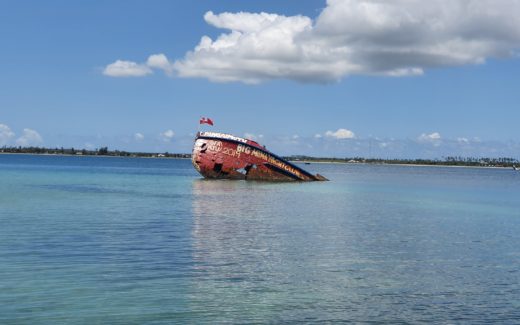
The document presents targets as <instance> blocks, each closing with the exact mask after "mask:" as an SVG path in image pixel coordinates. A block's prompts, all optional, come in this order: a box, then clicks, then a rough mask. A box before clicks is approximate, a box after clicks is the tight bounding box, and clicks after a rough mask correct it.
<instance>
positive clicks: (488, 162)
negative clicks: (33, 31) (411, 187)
mask: <svg viewBox="0 0 520 325" xmlns="http://www.w3.org/2000/svg"><path fill="white" fill-rule="evenodd" d="M5 150H6V149H5V148H4V149H0V155H32V156H64V157H105V158H147V159H191V154H186V153H183V154H178V153H177V154H172V153H167V152H166V153H132V152H124V151H107V152H106V154H99V152H97V151H87V153H80V152H82V151H79V150H78V151H75V153H70V152H69V153H67V152H64V153H61V152H5ZM58 150H61V149H58ZM66 150H70V149H64V151H66ZM284 159H286V160H288V161H290V162H292V163H301V164H347V165H391V166H409V167H464V168H497V169H503V168H505V169H508V168H513V166H515V165H520V163H519V162H518V161H517V160H513V159H511V158H482V159H481V161H482V163H476V162H475V161H472V162H471V163H468V162H467V161H463V160H449V161H447V160H428V159H415V160H414V159H409V160H407V159H364V158H356V160H354V159H349V158H345V159H341V158H314V157H305V159H302V158H299V156H296V157H294V156H290V157H284ZM504 159H507V160H510V161H507V162H504V161H500V160H504ZM403 161H405V162H403ZM407 161H409V163H408V162H407Z"/></svg>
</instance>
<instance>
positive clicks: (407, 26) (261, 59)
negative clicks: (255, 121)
mask: <svg viewBox="0 0 520 325" xmlns="http://www.w3.org/2000/svg"><path fill="white" fill-rule="evenodd" d="M519 13H520V0H435V1H422V0H393V1H382V0H328V1H327V6H326V7H325V8H324V9H323V11H322V12H321V13H320V14H319V16H318V17H317V18H316V19H315V20H313V19H311V18H309V17H306V16H301V15H298V16H283V15H278V14H268V13H263V12H262V13H247V12H239V13H229V12H224V13H220V14H214V13H213V12H211V11H209V12H207V13H206V14H205V15H204V19H205V21H206V22H207V23H208V24H210V25H212V26H214V27H216V28H220V29H225V30H227V32H225V33H223V34H221V35H220V36H218V37H217V38H216V39H214V40H213V39H211V38H210V37H208V36H203V37H202V38H201V40H200V42H199V44H198V45H197V47H195V49H194V50H192V51H190V52H188V53H187V54H186V55H185V57H184V58H183V59H181V60H177V61H175V63H174V68H175V70H176V72H177V73H178V75H179V76H181V77H202V78H207V79H209V80H212V81H217V82H229V81H240V82H244V83H258V82H261V81H264V80H269V79H280V78H283V79H292V80H296V81H300V82H327V81H337V80H340V79H341V78H343V77H345V76H348V75H353V74H369V75H387V76H408V75H421V74H423V73H424V71H425V69H429V68H434V67H444V66H457V65H465V64H480V63H483V62H485V60H486V59H487V58H490V57H508V56H511V55H512V54H513V52H514V51H515V49H518V48H520V20H519V19H517V16H518V14H519Z"/></svg>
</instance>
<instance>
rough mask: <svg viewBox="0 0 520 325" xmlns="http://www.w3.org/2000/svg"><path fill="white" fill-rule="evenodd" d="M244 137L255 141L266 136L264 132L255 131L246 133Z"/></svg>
mask: <svg viewBox="0 0 520 325" xmlns="http://www.w3.org/2000/svg"><path fill="white" fill-rule="evenodd" d="M244 138H246V139H250V140H254V141H258V140H262V139H263V138H264V135H263V134H254V133H247V132H246V133H244Z"/></svg>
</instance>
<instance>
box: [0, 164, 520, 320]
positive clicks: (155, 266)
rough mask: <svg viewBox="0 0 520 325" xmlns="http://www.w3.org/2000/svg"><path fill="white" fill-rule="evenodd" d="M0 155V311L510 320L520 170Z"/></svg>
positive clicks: (516, 270)
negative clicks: (277, 169) (198, 164)
mask: <svg viewBox="0 0 520 325" xmlns="http://www.w3.org/2000/svg"><path fill="white" fill-rule="evenodd" d="M304 168H307V169H309V170H311V171H313V172H319V173H321V174H323V175H325V176H327V177H328V178H330V179H331V181H330V182H315V183H277V184H273V183H252V182H245V181H208V180H203V179H201V178H200V176H199V175H198V174H197V173H196V172H195V171H194V169H193V167H192V166H191V163H190V161H188V160H173V159H139V158H101V157H57V156H31V155H0V324H18V323H20V324H60V323H62V324H100V323H103V324H105V323H106V324H118V323H120V324H162V323H164V324H170V323H210V324H213V323H293V322H303V323H314V322H316V323H318V322H335V321H338V322H341V321H351V322H383V323H392V322H397V323H403V322H404V323H450V324H451V323H520V173H519V172H514V171H513V170H506V169H480V168H448V167H444V168H441V167H410V166H388V165H351V164H349V165H346V164H311V165H305V166H304Z"/></svg>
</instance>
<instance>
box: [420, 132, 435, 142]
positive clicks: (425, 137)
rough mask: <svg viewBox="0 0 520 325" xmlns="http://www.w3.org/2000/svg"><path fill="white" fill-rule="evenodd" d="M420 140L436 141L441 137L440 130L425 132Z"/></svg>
mask: <svg viewBox="0 0 520 325" xmlns="http://www.w3.org/2000/svg"><path fill="white" fill-rule="evenodd" d="M417 139H418V140H419V141H436V140H440V139H441V135H440V134H439V132H433V133H430V134H426V133H423V134H421V135H420V136H419V137H418V138H417Z"/></svg>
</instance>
